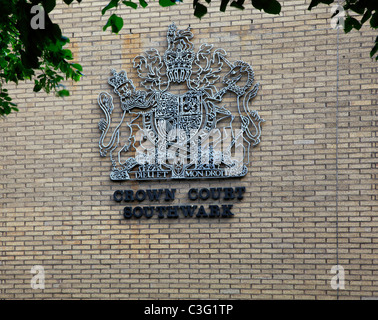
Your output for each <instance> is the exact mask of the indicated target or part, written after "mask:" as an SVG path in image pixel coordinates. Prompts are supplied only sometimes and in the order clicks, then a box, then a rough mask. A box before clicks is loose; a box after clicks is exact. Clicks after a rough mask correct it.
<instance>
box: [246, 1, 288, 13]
mask: <svg viewBox="0 0 378 320" xmlns="http://www.w3.org/2000/svg"><path fill="white" fill-rule="evenodd" d="M252 5H253V6H254V7H255V8H256V9H258V10H260V11H261V10H264V11H265V12H266V13H270V14H279V13H280V12H281V5H280V3H279V2H278V1H277V0H268V1H267V0H252Z"/></svg>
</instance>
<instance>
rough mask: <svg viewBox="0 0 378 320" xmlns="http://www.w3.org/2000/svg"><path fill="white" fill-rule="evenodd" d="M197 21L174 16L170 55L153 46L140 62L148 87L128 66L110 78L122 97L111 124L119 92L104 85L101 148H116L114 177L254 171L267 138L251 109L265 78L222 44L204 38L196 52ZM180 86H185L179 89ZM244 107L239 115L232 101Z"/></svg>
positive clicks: (227, 175)
mask: <svg viewBox="0 0 378 320" xmlns="http://www.w3.org/2000/svg"><path fill="white" fill-rule="evenodd" d="M192 38H193V33H192V32H191V30H190V28H187V29H186V30H178V29H177V27H176V25H175V24H171V25H170V26H169V28H168V32H167V40H168V48H167V50H166V51H165V53H164V54H163V55H160V53H159V52H158V50H156V49H150V50H148V51H146V52H145V53H144V54H143V55H140V56H137V57H135V59H134V60H133V67H134V68H135V69H136V71H137V75H138V77H139V78H140V79H142V81H141V83H140V85H141V87H143V88H144V89H145V90H137V89H136V87H135V86H134V83H133V81H132V80H131V79H129V78H128V76H127V73H126V72H125V71H121V72H119V73H117V72H116V71H115V70H112V73H113V76H112V77H110V78H109V80H108V82H109V84H110V85H111V86H113V87H114V93H115V94H116V95H118V97H119V99H120V107H121V116H120V120H119V121H117V123H115V124H112V123H111V120H112V112H113V110H114V105H113V96H112V95H110V94H109V93H107V92H102V93H100V95H99V97H98V104H99V106H100V108H101V109H102V111H103V112H104V114H105V118H103V119H101V120H100V122H99V128H100V131H101V137H100V141H99V147H100V154H101V156H103V157H105V156H106V155H108V154H109V155H110V159H111V162H112V171H111V173H110V178H111V179H112V180H154V179H189V178H197V179H198V178H231V177H242V176H244V175H245V174H246V173H247V165H248V163H249V152H250V147H251V146H256V145H257V144H258V143H259V142H260V135H261V123H262V122H263V121H264V120H263V119H262V118H260V116H259V114H258V112H257V111H255V110H251V109H250V103H251V100H252V99H253V98H254V97H255V96H256V94H257V91H258V88H259V84H258V83H257V84H253V82H254V73H253V70H252V68H251V66H250V65H249V64H248V63H246V62H243V61H236V62H234V63H231V62H230V61H229V60H228V59H226V55H227V53H226V52H225V51H224V50H223V49H216V50H214V48H213V46H212V45H208V44H202V45H201V46H200V48H199V50H198V51H197V52H195V50H194V45H193V43H192V42H191V41H190V40H191V39H192ZM177 88H180V90H181V91H180V90H179V92H178V93H175V91H174V90H176V91H177ZM226 100H227V101H228V104H230V103H231V106H233V107H234V109H235V110H236V109H237V113H238V114H237V115H233V114H232V113H231V111H230V109H232V108H230V107H227V103H226Z"/></svg>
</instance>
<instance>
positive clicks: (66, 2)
mask: <svg viewBox="0 0 378 320" xmlns="http://www.w3.org/2000/svg"><path fill="white" fill-rule="evenodd" d="M63 1H64V3H65V4H68V5H69V4H71V3H72V2H73V0H63ZM78 2H80V1H78Z"/></svg>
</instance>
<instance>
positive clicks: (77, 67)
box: [71, 63, 83, 71]
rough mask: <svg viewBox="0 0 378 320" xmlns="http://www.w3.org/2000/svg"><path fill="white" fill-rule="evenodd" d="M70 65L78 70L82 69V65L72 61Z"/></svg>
mask: <svg viewBox="0 0 378 320" xmlns="http://www.w3.org/2000/svg"><path fill="white" fill-rule="evenodd" d="M71 66H72V68H75V69H77V70H79V71H83V67H82V66H81V65H80V64H78V63H73V64H72V65H71Z"/></svg>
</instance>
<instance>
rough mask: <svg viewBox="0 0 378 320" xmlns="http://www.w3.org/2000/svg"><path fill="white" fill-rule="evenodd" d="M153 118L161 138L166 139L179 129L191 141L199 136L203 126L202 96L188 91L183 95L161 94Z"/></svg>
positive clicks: (199, 93) (156, 130)
mask: <svg viewBox="0 0 378 320" xmlns="http://www.w3.org/2000/svg"><path fill="white" fill-rule="evenodd" d="M153 117H154V121H153V124H154V127H155V128H154V129H155V132H156V133H157V134H158V135H159V138H163V139H165V138H166V137H167V135H168V134H169V133H170V132H172V130H176V129H179V130H180V131H181V132H182V131H184V132H185V134H186V137H187V139H189V138H190V137H193V136H195V135H197V133H198V131H199V130H200V128H201V127H202V125H203V102H202V94H201V92H197V91H188V92H187V93H185V94H183V95H176V94H172V93H169V92H164V93H161V94H160V96H159V97H157V101H156V108H155V110H154V112H153ZM162 125H163V126H162Z"/></svg>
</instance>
